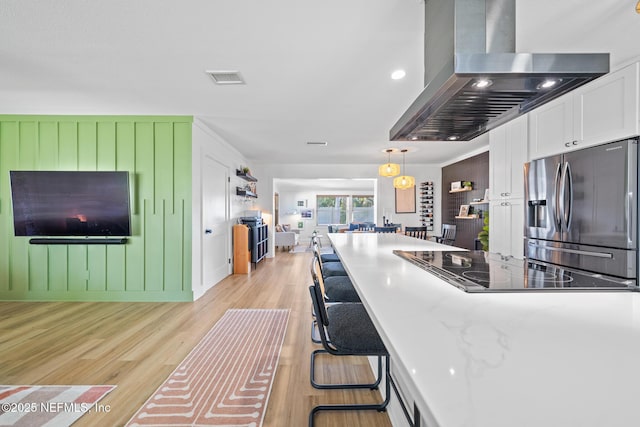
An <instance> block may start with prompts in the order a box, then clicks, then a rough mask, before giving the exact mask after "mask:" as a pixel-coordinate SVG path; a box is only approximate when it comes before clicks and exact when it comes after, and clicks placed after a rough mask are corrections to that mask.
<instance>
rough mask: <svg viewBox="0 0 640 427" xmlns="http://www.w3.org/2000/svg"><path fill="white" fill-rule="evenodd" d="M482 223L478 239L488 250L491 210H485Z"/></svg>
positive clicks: (484, 249)
mask: <svg viewBox="0 0 640 427" xmlns="http://www.w3.org/2000/svg"><path fill="white" fill-rule="evenodd" d="M482 223H483V224H484V225H483V227H482V231H480V233H478V239H479V240H480V243H481V244H482V250H483V251H485V252H487V251H488V250H489V212H484V215H483V219H482Z"/></svg>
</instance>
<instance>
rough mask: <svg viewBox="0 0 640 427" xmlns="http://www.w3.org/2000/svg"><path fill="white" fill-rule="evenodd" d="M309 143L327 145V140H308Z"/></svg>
mask: <svg viewBox="0 0 640 427" xmlns="http://www.w3.org/2000/svg"><path fill="white" fill-rule="evenodd" d="M307 145H320V146H323V147H326V146H327V141H307Z"/></svg>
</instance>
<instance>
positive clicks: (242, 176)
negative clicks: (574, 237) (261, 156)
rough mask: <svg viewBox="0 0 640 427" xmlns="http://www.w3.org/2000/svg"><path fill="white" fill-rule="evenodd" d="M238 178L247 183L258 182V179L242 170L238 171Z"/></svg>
mask: <svg viewBox="0 0 640 427" xmlns="http://www.w3.org/2000/svg"><path fill="white" fill-rule="evenodd" d="M236 176H238V177H240V178H242V179H244V180H245V181H250V182H258V179H257V178H254V177H252V176H251V175H249V174H248V173H244V172H242V171H241V170H240V169H236Z"/></svg>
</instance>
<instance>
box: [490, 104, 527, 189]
mask: <svg viewBox="0 0 640 427" xmlns="http://www.w3.org/2000/svg"><path fill="white" fill-rule="evenodd" d="M527 137H528V121H527V116H521V117H518V118H517V119H515V120H512V121H510V122H508V123H506V124H504V125H502V126H500V127H498V128H496V129H493V130H492V131H490V132H489V171H490V172H489V173H490V175H489V191H490V193H491V195H490V199H491V200H497V199H510V198H519V197H524V171H523V167H524V163H525V162H526V161H527Z"/></svg>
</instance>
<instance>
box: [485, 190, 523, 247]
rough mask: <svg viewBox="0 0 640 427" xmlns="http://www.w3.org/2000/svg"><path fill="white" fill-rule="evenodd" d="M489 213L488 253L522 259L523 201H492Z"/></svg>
mask: <svg viewBox="0 0 640 427" xmlns="http://www.w3.org/2000/svg"><path fill="white" fill-rule="evenodd" d="M489 209H490V213H489V252H494V253H499V254H501V255H504V256H509V255H510V256H512V257H515V258H523V257H524V249H523V241H524V199H522V198H518V199H509V200H492V201H491V203H490V207H489Z"/></svg>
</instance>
